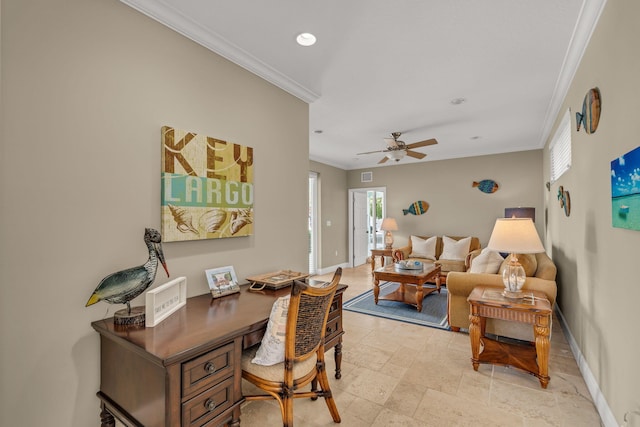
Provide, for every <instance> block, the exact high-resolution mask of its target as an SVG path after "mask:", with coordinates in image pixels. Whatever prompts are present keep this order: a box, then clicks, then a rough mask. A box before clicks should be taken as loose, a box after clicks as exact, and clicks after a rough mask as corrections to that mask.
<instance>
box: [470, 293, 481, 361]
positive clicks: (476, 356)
mask: <svg viewBox="0 0 640 427" xmlns="http://www.w3.org/2000/svg"><path fill="white" fill-rule="evenodd" d="M469 321H470V322H471V323H470V325H469V339H470V340H471V363H472V364H473V370H474V371H477V370H478V367H479V366H480V316H478V312H477V308H476V307H475V306H473V305H472V306H471V314H470V315H469Z"/></svg>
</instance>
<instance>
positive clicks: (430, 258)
mask: <svg viewBox="0 0 640 427" xmlns="http://www.w3.org/2000/svg"><path fill="white" fill-rule="evenodd" d="M463 239H467V240H468V242H469V244H468V246H466V242H467V240H464V241H463ZM413 243H416V244H417V245H419V246H420V248H419V249H420V250H416V248H414V247H413V246H414V245H413ZM479 250H480V240H479V239H478V238H477V237H473V236H447V235H444V236H409V242H408V244H407V245H406V246H403V247H401V248H397V249H394V250H393V261H394V262H398V261H401V260H411V261H423V262H435V263H436V265H439V266H440V280H441V282H442V284H445V285H446V284H447V276H448V274H449V273H450V272H452V271H460V272H464V271H467V265H468V258H469V256H470V254H471V253H475V252H477V251H479Z"/></svg>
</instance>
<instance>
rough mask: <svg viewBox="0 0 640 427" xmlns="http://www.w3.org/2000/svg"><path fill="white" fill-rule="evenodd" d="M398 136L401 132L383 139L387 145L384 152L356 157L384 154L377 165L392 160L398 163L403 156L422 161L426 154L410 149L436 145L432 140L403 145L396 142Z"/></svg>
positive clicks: (403, 143) (401, 142) (398, 141)
mask: <svg viewBox="0 0 640 427" xmlns="http://www.w3.org/2000/svg"><path fill="white" fill-rule="evenodd" d="M400 135H402V132H393V133H392V134H391V138H384V140H385V142H386V143H387V148H386V149H384V150H376V151H367V152H365V153H358V155H360V154H372V153H385V156H384V157H383V158H382V160H380V161H379V162H378V164H380V163H384V162H386V161H387V160H389V159H393V160H395V161H396V162H398V161H400V159H402V158H404V156H405V155H407V156H409V157H413V158H415V159H423V158H425V156H426V154H424V153H419V152H417V151H413V150H412V149H413V148H418V147H426V146H427V145H434V144H437V143H438V141H436V140H435V139H433V138H432V139H426V140H424V141H420V142H414V143H413V144H405V142H404V141H400V140H398V138H400Z"/></svg>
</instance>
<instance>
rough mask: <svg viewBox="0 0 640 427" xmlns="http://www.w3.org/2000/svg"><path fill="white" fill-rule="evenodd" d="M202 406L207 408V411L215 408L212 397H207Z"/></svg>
mask: <svg viewBox="0 0 640 427" xmlns="http://www.w3.org/2000/svg"><path fill="white" fill-rule="evenodd" d="M204 407H205V408H207V411H209V412H211V411H213V410H214V409H216V402H214V401H213V399H207V401H206V402H204Z"/></svg>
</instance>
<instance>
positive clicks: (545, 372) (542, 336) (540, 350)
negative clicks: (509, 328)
mask: <svg viewBox="0 0 640 427" xmlns="http://www.w3.org/2000/svg"><path fill="white" fill-rule="evenodd" d="M550 317H551V316H547V315H543V316H536V324H535V326H534V328H533V331H534V334H535V337H536V356H537V357H538V374H539V378H540V385H541V386H542V388H547V385H548V384H549V322H550Z"/></svg>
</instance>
